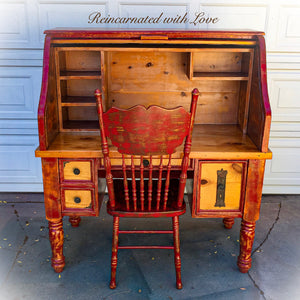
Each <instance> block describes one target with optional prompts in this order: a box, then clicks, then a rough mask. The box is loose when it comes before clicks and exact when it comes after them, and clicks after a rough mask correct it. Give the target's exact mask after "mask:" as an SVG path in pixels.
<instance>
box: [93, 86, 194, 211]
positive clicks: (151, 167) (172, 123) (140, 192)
mask: <svg viewBox="0 0 300 300" xmlns="http://www.w3.org/2000/svg"><path fill="white" fill-rule="evenodd" d="M198 95H199V92H198V90H197V89H194V90H193V92H192V101H191V108H190V112H187V111H186V110H185V109H184V108H183V107H182V106H179V107H176V108H174V109H165V108H162V107H160V106H150V107H148V108H145V107H144V106H142V105H136V106H134V107H132V108H130V109H126V110H125V109H119V108H116V107H112V108H110V109H109V110H108V111H107V112H103V106H102V96H101V92H100V91H99V90H96V91H95V97H96V100H97V109H98V116H99V125H100V134H101V145H102V153H103V156H104V158H103V159H104V166H105V170H106V182H107V188H108V194H109V201H110V207H112V208H113V207H115V204H116V203H115V191H114V184H113V176H112V170H111V159H110V156H109V147H108V142H107V138H109V139H110V140H111V143H112V145H114V146H115V147H117V149H118V152H119V153H120V154H121V155H122V171H123V172H122V177H123V186H124V197H125V201H126V209H127V210H133V211H137V210H141V211H144V210H145V211H146V210H153V207H155V208H156V209H157V210H165V209H166V206H167V201H168V197H169V184H170V178H171V169H172V154H173V153H174V152H175V151H176V148H177V147H178V146H180V145H182V144H183V141H184V138H185V143H184V149H183V157H182V163H181V168H180V172H179V174H180V175H179V176H178V177H179V182H178V195H177V199H175V200H177V202H176V205H175V206H176V207H178V208H180V207H181V206H182V202H183V196H184V188H185V184H186V178H187V170H188V165H189V154H190V150H191V137H192V130H193V124H194V119H195V113H196V106H197V100H198ZM177 173H178V172H177ZM155 174H157V176H156V175H155ZM154 175H155V176H154ZM163 175H164V180H163ZM118 177H120V176H118ZM128 177H131V181H130V182H129V183H130V184H128ZM137 179H139V180H137ZM154 180H155V182H154ZM145 183H146V185H147V186H145ZM153 185H155V189H153ZM129 186H130V188H129ZM154 190H155V191H156V195H153V191H154ZM130 203H132V204H130Z"/></svg>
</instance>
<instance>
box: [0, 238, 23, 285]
mask: <svg viewBox="0 0 300 300" xmlns="http://www.w3.org/2000/svg"><path fill="white" fill-rule="evenodd" d="M27 241H28V236H27V235H25V237H24V241H23V243H22V245H20V246H19V250H18V252H17V254H16V256H15V259H14V261H13V264H12V266H11V267H10V269H9V271H8V273H7V275H6V277H5V280H3V282H2V284H1V289H2V287H3V285H4V283H5V282H6V281H7V279H8V277H9V275H10V273H11V272H12V270H13V268H14V266H15V265H16V262H17V260H18V257H19V255H20V254H21V253H22V249H23V247H24V246H25V244H26V243H27Z"/></svg>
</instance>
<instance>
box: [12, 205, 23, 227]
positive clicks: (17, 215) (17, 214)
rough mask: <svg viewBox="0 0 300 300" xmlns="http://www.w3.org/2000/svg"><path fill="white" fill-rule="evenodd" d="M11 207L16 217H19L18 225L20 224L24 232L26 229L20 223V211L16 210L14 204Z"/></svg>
mask: <svg viewBox="0 0 300 300" xmlns="http://www.w3.org/2000/svg"><path fill="white" fill-rule="evenodd" d="M11 207H12V208H13V209H14V214H15V216H16V217H17V223H18V224H19V226H20V227H21V229H22V230H23V231H25V227H24V226H22V224H21V222H20V215H19V213H18V211H17V210H16V208H15V206H14V204H13V205H12V206H11Z"/></svg>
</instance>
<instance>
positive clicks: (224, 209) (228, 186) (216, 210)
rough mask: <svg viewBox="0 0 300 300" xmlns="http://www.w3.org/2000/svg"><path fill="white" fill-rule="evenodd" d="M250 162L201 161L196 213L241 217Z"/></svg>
mask: <svg viewBox="0 0 300 300" xmlns="http://www.w3.org/2000/svg"><path fill="white" fill-rule="evenodd" d="M246 165H247V163H246V162H242V161H229V162H224V161H222V162H220V161H213V162H207V161H198V162H197V165H196V168H195V182H194V192H196V193H195V194H194V197H193V203H192V215H193V216H194V217H197V216H199V217H205V216H208V217H229V216H232V217H241V216H242V209H243V202H244V189H245V173H246Z"/></svg>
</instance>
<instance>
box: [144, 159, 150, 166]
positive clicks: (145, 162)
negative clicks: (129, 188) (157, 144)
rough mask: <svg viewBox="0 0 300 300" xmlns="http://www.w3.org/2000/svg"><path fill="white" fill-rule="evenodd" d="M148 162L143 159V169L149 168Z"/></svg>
mask: <svg viewBox="0 0 300 300" xmlns="http://www.w3.org/2000/svg"><path fill="white" fill-rule="evenodd" d="M149 164H150V163H149V160H148V159H143V165H144V167H148V166H149Z"/></svg>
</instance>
